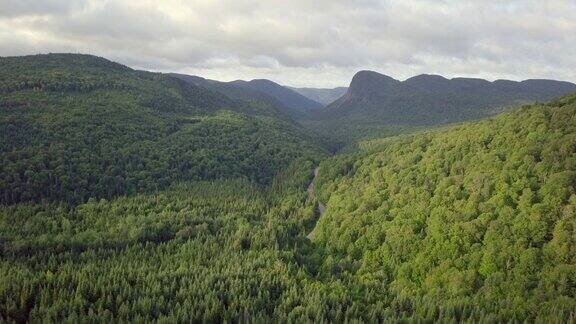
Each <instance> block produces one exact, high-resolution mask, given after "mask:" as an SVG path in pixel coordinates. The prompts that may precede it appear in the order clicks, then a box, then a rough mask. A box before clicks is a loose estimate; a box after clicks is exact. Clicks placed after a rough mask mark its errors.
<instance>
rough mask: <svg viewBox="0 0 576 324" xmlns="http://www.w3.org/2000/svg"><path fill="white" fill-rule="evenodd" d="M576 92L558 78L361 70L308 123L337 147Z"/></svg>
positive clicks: (570, 85) (574, 86) (571, 84)
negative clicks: (400, 75) (401, 75)
mask: <svg viewBox="0 0 576 324" xmlns="http://www.w3.org/2000/svg"><path fill="white" fill-rule="evenodd" d="M574 92H576V85H575V84H573V83H570V82H563V81H554V80H525V81H521V82H516V81H509V80H497V81H494V82H490V81H486V80H482V79H473V78H453V79H447V78H444V77H442V76H439V75H429V74H423V75H418V76H415V77H412V78H410V79H407V80H405V81H399V80H396V79H393V78H391V77H389V76H386V75H383V74H380V73H377V72H374V71H360V72H358V73H357V74H356V75H355V76H354V77H353V79H352V81H351V83H350V87H349V88H348V91H347V92H346V94H344V95H343V96H342V97H340V98H339V99H338V100H336V101H335V102H333V103H332V104H330V105H328V106H327V107H326V108H325V109H323V110H322V112H321V113H319V114H317V115H315V116H314V117H313V118H311V119H309V120H307V121H305V122H304V124H305V125H306V127H308V128H310V129H314V130H315V131H317V132H319V133H320V134H322V135H324V136H329V137H331V138H333V139H334V147H335V148H338V147H341V146H342V145H346V144H350V143H353V142H356V141H358V140H360V139H362V138H374V137H379V136H385V135H386V136H389V135H394V134H400V133H404V132H412V131H414V130H418V129H422V128H427V127H431V126H435V125H439V124H447V123H453V122H461V121H465V120H472V119H480V118H484V117H487V116H491V115H493V114H495V113H498V112H501V111H503V110H504V109H506V108H507V107H512V106H514V105H519V104H525V103H530V102H535V101H546V100H550V99H552V98H556V97H558V96H561V95H564V94H568V93H574Z"/></svg>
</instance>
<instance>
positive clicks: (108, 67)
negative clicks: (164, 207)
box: [0, 54, 322, 204]
mask: <svg viewBox="0 0 576 324" xmlns="http://www.w3.org/2000/svg"><path fill="white" fill-rule="evenodd" d="M0 93H1V94H2V96H1V99H0V132H1V133H2V134H6V135H7V136H2V137H1V139H0V203H8V204H12V203H18V202H24V201H41V200H64V201H68V202H81V201H85V200H87V199H88V198H91V197H92V198H110V197H115V196H118V195H124V194H132V193H136V192H143V191H151V190H157V189H160V188H164V187H167V186H168V185H170V184H171V183H174V182H178V181H184V180H202V179H205V180H207V179H220V178H228V177H239V176H245V177H247V178H249V179H251V180H253V181H257V182H260V183H267V182H269V181H270V180H271V179H272V178H273V176H274V175H275V173H276V172H278V171H279V170H281V169H282V168H283V167H284V166H286V165H287V164H288V163H289V162H290V161H291V160H292V159H294V158H297V157H300V156H303V155H306V154H310V155H312V154H314V155H315V154H318V152H320V151H319V150H318V148H317V147H315V146H314V145H313V144H310V143H311V141H309V140H308V138H307V137H306V136H305V135H302V133H301V130H299V129H297V127H296V126H295V125H294V124H293V123H291V122H287V121H284V120H282V119H280V118H276V116H277V114H276V112H275V111H274V110H269V109H267V108H266V107H261V106H259V107H256V108H255V106H253V105H252V104H251V103H247V102H242V101H237V100H232V99H230V98H228V97H225V96H223V95H221V94H219V93H217V92H213V91H210V90H206V89H204V88H200V87H196V86H193V85H191V84H188V83H185V82H182V81H180V80H177V79H175V78H172V77H169V76H166V75H162V74H157V73H150V72H143V71H135V70H132V69H130V68H128V67H125V66H122V65H119V64H116V63H113V62H110V61H108V60H105V59H102V58H97V57H94V56H89V55H74V54H50V55H37V56H26V57H10V58H0ZM320 154H322V153H320Z"/></svg>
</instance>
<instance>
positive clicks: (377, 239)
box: [0, 54, 576, 323]
mask: <svg viewBox="0 0 576 324" xmlns="http://www.w3.org/2000/svg"><path fill="white" fill-rule="evenodd" d="M0 134H2V137H1V139H0V257H1V259H0V322H43V321H48V322H72V323H76V322H167V323H172V322H178V323H179V322H320V323H324V322H389V321H393V322H470V323H475V322H525V321H526V322H572V321H574V319H575V318H576V317H575V316H576V85H574V84H572V83H569V82H560V81H551V80H527V81H521V82H515V81H507V80H498V81H494V82H489V81H485V80H480V79H465V78H452V79H447V78H444V77H441V76H436V75H419V76H416V77H413V78H409V79H407V80H405V81H399V80H396V79H393V78H391V77H388V76H386V75H383V74H380V73H377V72H373V71H360V72H358V73H357V74H356V75H355V76H354V78H353V79H352V81H351V84H350V86H349V87H347V88H346V87H338V88H335V89H319V88H290V87H286V86H283V85H280V84H278V83H276V82H273V81H270V80H263V79H256V80H250V81H243V80H237V81H231V82H221V81H216V80H210V79H205V78H202V77H198V76H192V75H184V74H174V73H154V72H147V71H140V70H134V69H131V68H129V67H127V66H124V65H121V64H118V63H115V62H112V61H110V60H107V59H105V58H101V57H96V56H92V55H80V54H46V55H32V56H20V57H0Z"/></svg>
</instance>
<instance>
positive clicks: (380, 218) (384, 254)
mask: <svg viewBox="0 0 576 324" xmlns="http://www.w3.org/2000/svg"><path fill="white" fill-rule="evenodd" d="M363 147H364V151H363V152H361V153H358V154H357V155H348V156H342V157H339V158H337V159H331V160H327V161H326V162H323V163H322V164H321V172H320V176H319V179H318V183H317V187H319V189H320V192H319V197H320V200H321V201H324V202H325V204H326V213H325V214H324V216H323V217H322V219H321V220H320V221H319V224H318V226H317V228H316V229H315V239H316V242H315V243H316V244H318V245H319V246H320V247H322V248H324V249H326V250H327V251H328V252H329V253H330V254H333V255H338V257H337V258H336V260H348V262H349V266H350V268H351V269H352V270H351V272H352V273H354V276H356V277H360V278H364V279H368V280H373V281H377V282H378V283H379V285H380V287H381V289H383V290H389V291H390V292H391V293H393V294H399V295H401V296H411V297H413V298H421V299H423V300H429V301H430V300H432V301H434V302H435V303H437V304H438V305H440V306H446V307H449V305H458V309H459V312H465V311H468V312H471V311H472V310H474V311H473V312H472V313H471V316H473V318H478V317H477V316H482V314H485V315H487V314H491V315H490V316H492V317H491V318H492V319H499V320H525V319H530V320H534V319H540V320H544V319H546V320H559V321H568V320H569V319H570V320H571V321H573V320H574V316H575V315H576V253H575V252H576V214H575V212H576V190H575V189H576V96H570V97H565V98H562V99H561V100H558V101H556V102H553V103H551V104H548V105H534V106H526V107H523V108H521V109H519V110H516V111H514V112H513V113H508V114H504V115H501V116H498V117H495V118H492V119H489V120H486V121H482V122H478V123H475V124H464V125H462V126H456V127H451V128H448V129H443V130H439V131H434V132H428V133H424V134H419V135H413V136H405V137H402V138H398V139H387V140H381V141H372V142H369V143H364V146H363ZM421 307H425V306H422V305H420V304H419V303H414V304H412V308H413V309H414V311H415V312H418V310H419V309H420V308H421Z"/></svg>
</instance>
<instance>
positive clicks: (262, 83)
mask: <svg viewBox="0 0 576 324" xmlns="http://www.w3.org/2000/svg"><path fill="white" fill-rule="evenodd" d="M231 83H232V84H235V85H237V86H239V87H243V88H248V89H252V90H256V91H260V92H262V93H265V94H267V95H269V96H271V97H274V98H276V99H277V100H278V101H279V102H280V103H282V105H284V106H285V107H287V108H291V109H297V110H302V111H311V110H316V109H320V108H322V105H321V104H320V103H318V102H316V101H313V100H310V99H308V98H306V97H304V96H303V95H301V94H299V93H297V92H296V91H294V90H291V89H289V88H287V87H284V86H281V85H279V84H278V83H275V82H272V81H270V80H265V79H257V80H251V81H242V80H237V81H232V82H231Z"/></svg>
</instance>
